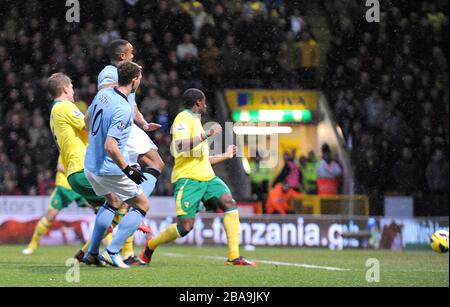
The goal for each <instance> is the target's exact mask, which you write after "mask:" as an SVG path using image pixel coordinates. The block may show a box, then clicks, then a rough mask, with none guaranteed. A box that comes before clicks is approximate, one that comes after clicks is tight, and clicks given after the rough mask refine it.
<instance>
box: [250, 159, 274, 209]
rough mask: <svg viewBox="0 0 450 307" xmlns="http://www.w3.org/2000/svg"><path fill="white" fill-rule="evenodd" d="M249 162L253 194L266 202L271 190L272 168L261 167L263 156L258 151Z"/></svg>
mask: <svg viewBox="0 0 450 307" xmlns="http://www.w3.org/2000/svg"><path fill="white" fill-rule="evenodd" d="M249 164H250V180H251V184H252V194H254V195H256V197H257V199H258V201H261V202H263V203H264V202H265V200H266V198H267V193H268V191H269V182H270V181H271V180H272V177H273V172H272V169H271V168H267V167H261V156H260V155H259V154H258V153H256V157H255V158H253V159H251V160H250V161H249Z"/></svg>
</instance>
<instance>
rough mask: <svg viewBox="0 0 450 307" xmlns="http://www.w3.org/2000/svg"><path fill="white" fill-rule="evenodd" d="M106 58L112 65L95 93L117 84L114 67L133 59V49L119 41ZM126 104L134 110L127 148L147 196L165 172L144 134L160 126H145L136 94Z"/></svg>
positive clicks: (154, 146) (147, 124)
mask: <svg viewBox="0 0 450 307" xmlns="http://www.w3.org/2000/svg"><path fill="white" fill-rule="evenodd" d="M108 50H109V58H110V61H111V64H110V65H108V66H106V67H105V68H104V69H103V70H102V71H101V72H100V74H99V75H98V84H97V87H98V90H99V91H100V90H102V89H106V88H114V87H115V86H117V83H118V73H117V67H118V66H119V65H120V64H122V63H126V62H131V61H133V59H134V48H133V45H131V44H130V43H129V42H128V41H126V40H122V39H118V40H114V41H112V42H111V44H110V46H109V49H108ZM127 98H128V101H129V102H130V104H131V105H132V106H133V108H134V118H133V125H132V128H131V133H130V137H129V139H128V142H127V144H126V150H127V152H128V154H129V157H130V161H131V163H132V164H138V163H139V164H140V165H142V166H143V167H142V171H143V172H144V174H145V177H146V178H147V181H145V182H144V183H143V185H142V188H143V189H144V191H145V194H146V195H147V196H150V195H151V193H152V192H153V190H154V189H155V186H156V182H157V180H158V177H159V175H160V174H161V172H162V170H163V168H164V162H163V161H162V159H161V156H160V155H159V153H158V147H157V146H156V145H155V144H154V143H153V141H152V140H151V139H150V138H149V137H148V135H147V134H146V133H145V132H144V131H154V130H156V129H158V128H160V127H161V126H160V125H158V124H155V123H147V121H146V120H145V119H144V116H143V115H142V113H141V112H140V111H139V108H138V106H137V104H136V93H131V94H130V96H129V97H127Z"/></svg>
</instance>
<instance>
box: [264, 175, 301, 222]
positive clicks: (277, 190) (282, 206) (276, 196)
mask: <svg viewBox="0 0 450 307" xmlns="http://www.w3.org/2000/svg"><path fill="white" fill-rule="evenodd" d="M301 195H302V194H301V193H298V192H296V191H295V190H294V189H292V188H290V187H289V185H288V184H283V183H278V184H276V185H275V187H274V188H273V189H272V190H271V191H270V192H269V196H268V198H267V203H266V213H267V214H282V215H285V214H288V213H292V212H291V210H290V209H289V203H290V201H291V200H292V199H293V198H295V197H300V196H301Z"/></svg>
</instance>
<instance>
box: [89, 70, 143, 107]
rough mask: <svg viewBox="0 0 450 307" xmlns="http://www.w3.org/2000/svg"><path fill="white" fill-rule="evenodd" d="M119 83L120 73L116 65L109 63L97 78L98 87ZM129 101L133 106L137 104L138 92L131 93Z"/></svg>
mask: <svg viewBox="0 0 450 307" xmlns="http://www.w3.org/2000/svg"><path fill="white" fill-rule="evenodd" d="M118 83H119V73H118V72H117V66H116V65H112V64H111V65H108V66H106V67H105V68H103V70H102V71H101V72H100V74H99V75H98V78H97V89H99V88H100V87H101V86H104V85H112V84H115V85H117V84H118ZM128 101H129V103H130V104H131V105H132V106H133V108H134V106H135V105H136V93H131V94H130V95H129V96H128Z"/></svg>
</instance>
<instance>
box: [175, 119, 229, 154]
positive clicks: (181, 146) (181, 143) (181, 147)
mask: <svg viewBox="0 0 450 307" xmlns="http://www.w3.org/2000/svg"><path fill="white" fill-rule="evenodd" d="M220 133H222V126H220V125H219V124H214V125H212V126H211V128H210V129H208V131H207V132H205V133H202V134H199V135H197V136H195V137H193V138H190V139H183V140H176V141H175V147H176V149H177V152H178V153H182V152H187V151H190V150H192V149H194V148H195V147H197V145H199V144H201V143H203V142H204V141H206V139H208V138H209V137H212V136H215V135H217V134H220Z"/></svg>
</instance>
